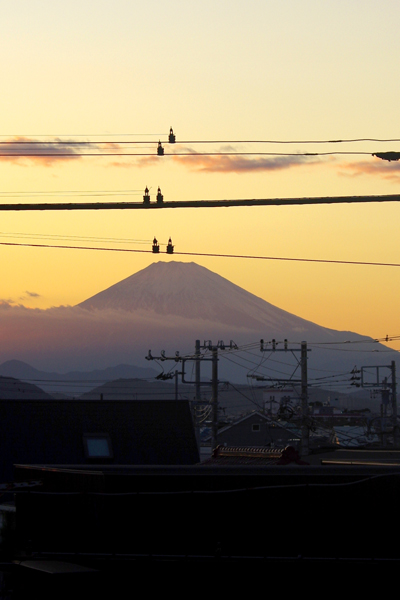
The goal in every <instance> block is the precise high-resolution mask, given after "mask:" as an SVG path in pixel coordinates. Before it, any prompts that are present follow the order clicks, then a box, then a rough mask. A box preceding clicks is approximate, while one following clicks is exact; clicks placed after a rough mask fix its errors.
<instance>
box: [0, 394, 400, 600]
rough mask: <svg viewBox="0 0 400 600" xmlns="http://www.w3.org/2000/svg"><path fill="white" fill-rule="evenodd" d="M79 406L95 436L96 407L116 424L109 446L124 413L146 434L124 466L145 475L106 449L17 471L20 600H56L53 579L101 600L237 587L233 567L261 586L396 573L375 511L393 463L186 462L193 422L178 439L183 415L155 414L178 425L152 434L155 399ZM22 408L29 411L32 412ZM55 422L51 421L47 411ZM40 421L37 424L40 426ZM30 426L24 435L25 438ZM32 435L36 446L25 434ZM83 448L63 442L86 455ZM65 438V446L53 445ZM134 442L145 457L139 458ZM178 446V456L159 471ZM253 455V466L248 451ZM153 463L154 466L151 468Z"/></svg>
mask: <svg viewBox="0 0 400 600" xmlns="http://www.w3.org/2000/svg"><path fill="white" fill-rule="evenodd" d="M17 404H18V403H17ZM54 404H56V403H54ZM75 404H76V405H79V403H78V402H76V403H72V404H71V410H72V411H74V412H75V413H76V414H78V415H79V414H80V413H79V410H78V409H76V408H75ZM84 404H87V406H86V407H85V409H86V411H88V413H89V414H90V415H91V417H90V418H91V419H93V421H92V423H97V424H98V426H99V427H100V425H105V421H104V420H101V419H102V418H103V417H104V415H103V417H101V415H102V414H103V411H105V412H107V406H106V405H112V406H113V408H114V411H115V413H120V415H119V416H118V417H117V416H115V417H114V421H113V423H114V427H112V423H109V429H108V432H109V435H110V438H111V439H112V441H113V444H114V435H115V433H117V431H118V427H117V426H116V422H119V423H120V425H119V432H120V434H121V435H122V437H124V436H125V434H124V433H123V432H124V431H126V429H125V428H124V427H122V421H123V419H122V417H121V415H124V418H125V419H127V418H128V416H127V415H128V412H126V411H131V412H130V413H129V414H130V416H131V417H132V415H135V416H136V419H137V421H139V422H141V423H142V424H144V423H146V427H147V428H150V429H152V431H153V434H152V435H150V433H148V436H149V437H148V438H145V437H142V438H141V439H140V440H139V439H136V440H135V435H136V433H135V432H140V427H139V426H138V423H136V424H135V425H134V426H133V425H132V434H131V436H130V440H131V445H132V448H133V450H132V449H130V450H129V452H131V453H132V454H130V456H133V457H136V460H137V461H139V459H140V457H141V458H142V464H138V462H137V463H136V464H134V463H132V464H127V463H126V464H118V462H116V461H115V458H116V457H117V455H118V453H119V451H120V450H119V448H120V447H119V446H118V445H115V446H114V449H115V453H114V457H113V458H112V459H111V458H110V457H109V458H108V461H107V460H105V459H104V456H97V458H95V457H92V458H91V459H89V460H91V461H92V462H90V463H88V462H86V463H84V462H83V461H82V463H81V464H74V463H73V462H71V463H69V464H67V463H65V464H63V465H61V464H60V463H59V464H56V461H54V463H50V462H49V461H48V462H47V464H33V463H34V461H31V464H26V463H28V461H26V463H25V464H16V465H15V480H16V481H17V482H18V481H19V482H27V481H40V485H38V486H37V487H36V488H32V489H31V488H29V489H28V490H27V491H23V490H20V491H18V492H17V493H16V494H15V500H16V517H17V522H16V537H15V539H14V543H15V546H14V548H13V551H12V559H13V562H11V560H10V562H9V570H12V569H14V574H13V576H14V581H18V582H21V586H22V587H21V590H23V591H22V592H21V597H23V595H22V594H23V593H26V590H30V591H32V586H37V585H41V586H44V587H43V589H45V588H46V589H47V590H50V589H51V592H50V591H49V592H48V593H49V594H50V593H54V589H56V588H54V585H55V583H54V582H56V581H58V582H59V583H58V585H59V586H60V585H63V586H64V585H65V584H64V583H61V582H64V581H68V582H69V583H68V585H71V586H72V585H75V589H80V588H81V587H83V586H86V585H87V586H88V588H87V589H88V590H89V589H90V590H91V591H93V590H94V589H95V587H94V586H97V588H96V589H97V591H98V590H100V589H101V586H103V585H104V584H106V585H107V586H109V588H108V590H109V593H111V590H114V589H115V586H117V585H119V583H120V582H121V581H122V580H124V581H131V582H132V581H135V584H136V585H137V584H138V583H145V582H146V581H147V582H148V581H149V580H148V577H152V576H154V575H155V574H157V573H160V572H161V571H160V570H163V569H165V568H167V569H168V572H169V574H170V575H171V573H173V574H174V575H176V574H179V575H182V574H184V573H187V572H188V571H192V573H194V572H197V573H199V572H203V569H205V572H207V573H209V572H210V569H211V570H213V571H214V570H215V571H216V572H218V573H220V574H221V573H226V574H229V575H231V576H233V575H235V574H236V571H237V568H238V567H237V565H238V563H240V569H243V568H251V569H254V571H255V572H256V575H257V573H258V581H260V580H261V575H262V574H263V573H264V575H262V576H263V577H265V573H266V571H265V569H270V572H271V573H272V572H273V573H274V575H276V573H277V572H280V573H281V574H284V573H287V572H288V570H289V571H291V572H293V568H294V567H296V572H297V573H298V572H299V571H298V569H300V571H301V572H308V573H312V572H315V567H316V566H317V567H318V570H319V571H320V570H321V569H322V568H328V569H329V570H330V573H331V575H332V574H333V572H336V571H337V570H338V569H340V568H341V567H343V568H351V569H354V566H355V565H357V566H361V567H366V568H367V569H368V571H369V569H370V568H371V567H372V566H374V567H377V566H381V565H389V566H390V565H396V568H397V566H398V564H399V561H400V556H399V554H400V552H399V549H398V544H397V536H398V528H399V526H398V524H397V522H392V523H390V526H388V523H387V520H386V519H385V520H384V521H383V516H382V511H381V507H382V506H383V504H385V503H387V502H388V501H390V499H394V498H396V496H397V494H398V493H399V492H400V477H399V475H400V452H399V451H395V450H392V451H382V452H373V451H368V452H367V451H361V450H359V451H346V452H345V451H342V452H340V453H337V452H336V453H335V452H333V451H332V452H331V453H329V454H327V455H326V456H322V455H312V456H310V457H303V460H302V459H300V457H299V456H298V455H297V453H296V452H295V451H294V449H292V450H290V451H288V450H285V451H283V450H282V451H275V450H274V451H271V450H262V451H260V452H259V453H258V454H259V455H260V456H259V457H258V458H259V459H260V460H259V462H256V461H253V460H252V461H251V462H250V463H248V464H243V456H241V453H242V454H243V452H246V449H243V451H242V450H237V451H234V452H229V451H221V452H216V453H215V454H214V460H213V459H210V460H208V461H207V463H203V464H194V462H196V461H193V462H192V463H190V460H192V459H193V456H194V455H193V452H192V450H191V451H190V452H189V454H187V452H184V451H183V446H184V445H185V443H188V448H189V449H190V448H191V447H192V446H191V445H192V441H193V437H192V434H193V429H192V427H191V424H190V426H189V427H187V419H186V417H182V414H187V413H186V410H187V409H186V408H185V403H177V404H176V403H173V402H170V401H165V402H163V403H162V404H165V405H166V406H167V405H169V406H168V407H167V408H165V411H167V412H164V417H165V415H167V416H168V415H169V418H170V417H171V416H172V415H174V418H176V419H178V422H179V423H181V425H180V426H179V427H180V428H178V426H177V425H176V423H175V424H174V423H172V422H169V425H171V426H173V427H175V429H173V432H172V435H170V436H167V435H166V434H165V433H164V434H163V433H162V432H163V431H164V429H163V427H162V426H161V422H160V421H158V419H157V417H156V416H154V419H153V420H152V421H151V419H150V416H149V415H151V414H152V412H153V410H155V408H156V404H157V403H156V401H151V402H141V401H137V402H134V401H133V402H121V403H113V402H110V403H103V405H102V403H98V402H93V401H91V402H88V403H84ZM48 405H50V402H49V403H48ZM130 405H137V406H133V407H130V408H128V407H129V406H130ZM140 405H141V411H139V406H140ZM147 405H151V407H152V408H151V409H149V408H148V406H147ZM20 406H22V403H20ZM37 406H39V404H37ZM96 406H97V409H98V413H99V416H98V417H97V418H99V419H100V421H98V422H95V420H94V419H95V413H96V411H95V410H94V408H93V407H96ZM4 407H5V405H4V404H3V408H4ZM179 407H181V408H179ZM25 408H27V410H31V408H32V407H31V405H30V403H29V402H28V403H25ZM52 410H54V411H55V412H54V413H53V416H54V415H55V414H56V411H57V409H56V408H51V409H50V413H51V411H52ZM58 410H59V409H58ZM159 410H160V411H161V412H162V411H163V410H164V409H163V407H161V406H160V407H159ZM135 411H137V412H135ZM148 411H150V412H148ZM84 412H85V411H84V410H83V407H82V416H81V417H80V418H81V419H82V421H81V422H79V421H78V424H79V423H80V425H79V426H78V425H77V426H76V427H75V429H77V430H78V431H79V432H80V433H79V436H81V435H82V423H85V425H86V423H87V422H85V420H84ZM179 413H181V416H179ZM21 414H22V413H21ZM146 415H147V416H146ZM189 416H190V415H189ZM48 418H49V423H50V421H51V419H50V417H48ZM4 420H5V419H4ZM22 420H23V419H22ZM27 422H28V421H27ZM38 422H39V423H42V425H43V423H45V422H47V420H46V419H45V418H44V417H43V418H42V420H40V419H39V420H38ZM9 423H10V424H11V423H12V421H9ZM26 427H27V429H26V430H23V432H24V433H25V434H26V435H27V436H28V426H27V425H26ZM60 427H61V421H60ZM73 430H74V426H73V421H71V425H68V423H67V422H66V424H65V431H66V432H67V431H69V432H70V433H69V435H70V436H72V435H73V433H72V432H73ZM187 430H190V431H191V432H192V433H187ZM105 431H106V430H105V429H104V428H102V429H101V431H99V430H96V431H94V432H93V431H92V433H96V434H99V433H105ZM179 431H180V432H181V434H180V437H179V434H178V432H179ZM184 431H186V433H185V434H183V433H182V432H184ZM30 432H31V439H32V428H30ZM42 433H43V431H42ZM89 433H90V431H89ZM35 435H36V434H35ZM143 435H144V434H143ZM79 436H78V437H75V438H73V443H75V444H81V447H84V443H83V442H82V440H81V439H80V437H79ZM67 439H68V436H67V437H65V436H64V437H63V441H62V443H63V444H64V443H66V440H67ZM99 440H100V442H99ZM182 440H186V442H183V441H182ZM28 441H29V440H26V441H25V442H24V444H25V445H24V447H26V445H27V444H28ZM143 444H144V445H145V446H149V447H148V448H147V449H144V448H141V449H140V446H141V445H143ZM152 444H153V445H154V448H150V446H151V445H152ZM175 445H176V449H175V450H173V447H174V446H175ZM89 446H90V444H89ZM56 447H57V445H56ZM93 447H94V449H97V451H98V452H100V451H102V452H103V453H104V448H107V444H104V438H101V436H98V437H97V438H95V443H94V446H93ZM179 448H181V450H180V455H179V456H180V458H176V459H175V463H172V462H169V460H170V459H171V458H172V457H174V454H173V452H177V451H178V449H179ZM81 452H82V453H83V450H81ZM135 452H136V454H135ZM140 452H141V453H142V454H140ZM247 454H249V452H247ZM250 454H252V455H253V456H252V458H254V454H257V451H256V450H252V451H251V452H250ZM279 455H280V456H279ZM36 456H37V455H36ZM70 456H71V455H70ZM163 456H164V457H168V461H167V460H166V459H165V458H163ZM175 456H178V455H177V454H175ZM153 457H154V459H157V460H159V461H160V462H159V463H158V464H156V463H154V464H151V460H152V458H153ZM229 457H231V459H230V460H229ZM221 458H224V462H223V463H222V462H221ZM282 458H284V460H283V461H282V460H281V459H282ZM85 460H88V457H86V458H85ZM162 460H164V464H161V461H162ZM179 461H180V462H179ZM184 461H186V463H185V464H184ZM14 462H16V461H14ZM144 462H146V464H143V463H144ZM260 463H261V464H260ZM307 463H312V464H307ZM11 565H13V566H12V567H11ZM261 566H263V567H262V568H261V570H260V567H261ZM309 567H311V569H308V568H309ZM297 568H298V569H297ZM11 575H12V573H11ZM57 578H58V579H57ZM39 581H40V583H37V582H39ZM157 584H159V586H160V587H159V588H157V590H158V589H160V590H162V589H163V587H162V585H163V586H164V585H165V582H164V580H163V582H162V585H161V582H157V581H156V582H155V585H157ZM52 586H53V587H52ZM76 586H78V587H76Z"/></svg>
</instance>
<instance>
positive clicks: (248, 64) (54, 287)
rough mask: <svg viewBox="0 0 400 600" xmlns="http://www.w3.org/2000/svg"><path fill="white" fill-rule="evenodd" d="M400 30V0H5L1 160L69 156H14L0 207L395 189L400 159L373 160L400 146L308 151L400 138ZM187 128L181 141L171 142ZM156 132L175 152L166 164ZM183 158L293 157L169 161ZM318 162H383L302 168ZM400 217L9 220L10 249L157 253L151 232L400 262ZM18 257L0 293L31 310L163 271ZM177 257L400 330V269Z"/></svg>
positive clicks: (108, 215) (317, 308) (302, 303)
mask: <svg viewBox="0 0 400 600" xmlns="http://www.w3.org/2000/svg"><path fill="white" fill-rule="evenodd" d="M399 17H400V6H399V5H398V3H397V2H394V1H392V0H387V1H383V2H382V1H381V2H377V1H374V0H366V1H365V2H363V3H360V2H358V1H356V0H346V1H344V0H336V2H333V1H329V0H328V1H327V2H323V3H321V2H320V1H317V0H304V1H303V2H301V3H299V2H297V1H296V0H287V1H286V2H284V3H278V2H275V1H272V0H271V1H269V0H263V1H260V0H250V1H247V2H244V1H242V0H231V1H230V2H227V1H225V0H221V2H219V3H218V4H217V5H216V4H215V3H211V2H209V1H208V0H206V1H204V2H202V3H195V2H192V1H190V0H189V1H188V2H185V3H182V2H179V1H178V0H170V1H169V2H168V3H167V2H166V1H164V0H157V1H155V0H150V1H149V2H147V3H146V4H145V5H143V6H140V7H139V6H137V3H131V2H127V1H125V0H116V1H115V2H113V3H110V2H107V1H106V0H96V2H94V0H87V1H86V2H85V3H82V2H77V1H76V0H72V1H71V2H69V3H68V4H64V3H59V2H52V3H50V2H47V1H46V0H43V1H40V2H35V3H31V2H28V1H27V0H21V1H20V2H18V6H17V4H15V3H7V4H6V5H5V6H4V7H3V8H2V20H1V24H0V28H1V36H0V40H1V41H0V44H1V49H2V55H3V65H2V90H3V91H2V96H1V98H0V103H1V108H2V110H1V111H0V119H1V121H2V127H1V129H0V131H1V132H2V133H1V141H3V142H8V144H2V147H1V148H0V153H2V154H6V153H7V151H10V152H11V151H15V147H16V146H15V145H13V144H11V143H10V142H15V141H16V140H18V139H19V140H20V141H21V140H22V139H25V140H29V141H36V142H37V141H46V140H47V141H53V142H54V141H56V140H58V141H59V144H58V145H56V146H52V147H51V148H52V150H51V151H52V152H53V153H56V154H57V156H53V157H46V158H44V157H30V158H27V157H25V158H21V157H15V156H12V157H3V158H1V157H0V178H1V182H2V183H1V189H0V192H1V196H2V198H1V200H0V202H3V203H8V202H38V201H49V202H59V201H71V202H73V201H83V200H88V199H90V197H89V198H88V197H85V196H84V195H83V194H85V193H88V192H91V193H94V192H97V193H105V192H107V193H110V192H114V193H116V192H118V191H125V192H127V191H131V192H130V193H129V194H128V195H124V196H120V195H115V196H111V197H110V196H107V197H105V199H107V200H109V199H115V200H137V201H138V200H140V199H141V196H142V195H143V190H144V188H145V186H146V185H147V186H149V187H150V188H151V195H152V197H153V198H154V195H155V193H156V189H157V187H158V186H161V188H162V192H163V194H164V197H165V199H166V200H167V199H168V200H178V201H179V200H184V199H185V200H191V199H224V198H273V197H289V198H290V197H304V196H333V195H364V194H394V193H396V192H397V186H396V184H397V183H398V181H399V175H400V171H399V168H400V167H399V163H388V162H384V161H381V160H379V159H377V158H375V157H372V153H375V152H377V151H387V150H399V149H400V144H399V143H397V142H393V143H390V144H387V143H380V142H379V143H378V142H360V143H355V144H337V143H336V144H333V143H331V144H326V145H320V144H302V143H300V141H305V140H337V139H354V138H366V137H368V138H380V139H387V138H390V139H392V138H397V137H400V132H399V131H397V129H396V124H397V115H398V89H397V88H398V87H399V82H398V78H397V77H395V76H394V75H393V69H394V67H395V65H396V63H395V60H394V58H393V57H395V56H397V55H398V50H399V38H398V28H397V23H398V19H399ZM170 126H173V128H174V131H175V133H176V136H177V142H178V143H177V144H176V145H175V146H174V147H173V148H172V146H168V144H167V143H166V140H167V136H168V131H169V127H170ZM111 134H113V135H111ZM159 139H161V140H162V141H163V144H164V146H165V149H166V154H165V156H164V157H157V156H156V155H155V149H156V145H157V142H158V140H159ZM67 140H69V141H71V140H75V141H76V140H81V141H82V140H84V141H89V140H91V141H92V142H93V143H92V146H90V149H91V151H93V152H96V151H98V149H99V148H102V149H103V150H104V148H107V149H108V150H110V151H111V150H112V146H110V145H109V144H108V146H107V145H105V144H104V143H103V144H102V143H101V142H121V141H126V142H131V144H130V149H131V151H132V152H136V151H137V149H138V148H139V146H137V145H135V144H134V142H137V141H148V142H149V143H148V144H143V145H141V146H140V151H141V152H148V153H150V154H151V156H149V157H117V158H116V157H107V158H106V157H103V158H98V157H97V158H96V157H90V158H89V157H86V158H81V157H79V156H76V155H75V154H76V152H77V147H76V146H75V147H74V148H75V150H74V151H71V148H70V147H68V146H66V145H63V144H62V141H64V142H65V141H67ZM196 140H197V141H198V140H217V141H220V142H221V143H219V144H213V145H195V144H193V143H191V142H194V141H196ZM230 140H231V141H232V143H228V142H229V141H230ZM234 140H286V141H288V140H297V141H298V143H295V144H291V145H287V144H278V145H265V144H258V145H254V144H248V143H247V144H246V143H233V141H234ZM180 142H184V143H182V144H181V143H180ZM41 147H42V148H43V146H41ZM118 147H120V146H118V144H117V145H116V146H115V149H118ZM30 148H31V151H34V150H36V151H37V150H38V148H40V146H37V145H30ZM49 148H50V147H49ZM185 149H186V150H189V149H190V150H193V149H195V150H196V151H197V152H202V151H213V152H215V151H227V150H233V151H235V152H239V153H240V152H251V151H258V152H282V153H292V154H293V156H265V155H263V156H261V155H257V156H250V155H243V154H241V155H237V156H204V155H201V154H200V155H199V156H190V157H189V156H186V157H184V156H174V155H173V154H171V152H181V151H184V150H185ZM321 151H327V152H331V151H332V152H335V151H354V152H367V154H366V155H329V156H320V157H316V156H310V157H304V156H299V154H302V153H304V152H321ZM65 152H69V153H70V154H69V156H63V157H61V156H59V154H60V153H65ZM132 190H133V191H132ZM102 198H104V197H101V196H100V197H93V201H96V200H98V201H100V200H101V199H102ZM399 217H400V205H399V204H398V203H393V204H389V203H379V204H378V203H377V204H370V205H344V206H335V205H324V206H317V207H316V206H304V207H295V206H292V207H252V208H229V209H222V208H221V209H219V208H218V209H197V210H194V209H179V210H171V211H170V210H164V211H132V212H130V213H128V212H127V211H124V212H119V211H107V212H95V213H94V212H89V211H88V212H75V213H74V212H71V213H55V212H54V213H52V212H41V213H33V212H26V213H21V212H8V213H5V212H2V213H1V227H0V234H1V237H0V242H2V243H5V242H15V243H32V244H34V243H39V244H40V243H43V244H45V243H48V244H55V245H56V244H63V245H72V246H73V245H85V246H92V247H94V246H100V247H109V248H117V247H118V248H121V247H124V248H131V249H150V246H151V240H152V239H153V237H154V236H157V238H158V239H159V240H160V241H161V243H162V244H163V245H164V244H166V242H167V240H168V238H169V236H171V237H172V239H173V243H174V245H175V248H176V251H177V252H179V251H181V252H197V253H204V252H206V253H216V254H225V253H227V254H241V255H256V256H269V257H276V258H283V257H289V258H290V257H291V258H313V259H327V260H350V261H363V262H385V263H400V260H399V242H398V231H397V230H398V223H399ZM1 256H2V261H1V262H2V278H1V281H0V298H1V299H2V300H3V301H5V302H9V303H11V304H23V305H25V306H29V307H34V308H48V307H50V306H58V305H60V304H63V305H73V304H76V303H78V302H80V301H82V300H84V299H85V298H87V297H89V296H91V295H93V294H94V293H96V292H98V291H100V290H102V289H104V288H105V287H107V286H110V285H112V284H113V283H116V282H117V281H119V280H120V279H122V278H124V277H127V276H128V275H130V274H132V273H134V272H136V271H138V270H140V269H142V268H144V267H145V266H147V265H148V264H150V263H151V262H152V261H153V259H154V256H152V255H151V254H140V253H139V254H135V253H120V252H111V251H110V252H104V251H94V250H92V251H84V250H66V249H65V250H61V249H39V248H33V247H30V248H28V247H16V246H4V245H2V246H1ZM162 259H163V260H171V257H167V256H163V257H162ZM172 259H175V260H194V261H195V262H198V263H199V264H202V265H204V266H205V267H207V268H209V269H211V270H213V271H216V272H217V273H219V274H220V275H222V276H224V277H226V278H228V279H230V280H231V281H233V282H234V283H236V284H238V285H240V286H242V287H244V288H246V289H247V290H249V291H250V292H252V293H254V294H256V295H258V296H260V297H262V298H264V299H265V300H267V301H269V302H271V303H273V304H276V305H277V306H279V307H281V308H284V309H285V310H288V311H290V312H293V313H295V314H297V315H299V316H302V317H304V318H306V319H310V320H312V321H315V322H317V323H319V324H321V325H324V326H327V327H332V328H335V329H339V330H344V331H345V330H352V331H356V332H358V333H361V334H365V335H370V336H372V337H383V336H385V335H387V334H388V335H389V336H391V335H392V336H395V335H399V334H400V323H399V317H398V306H397V305H398V302H397V297H398V292H399V289H400V286H399V275H400V270H399V268H398V267H379V266H357V265H338V264H318V263H301V262H294V261H293V262H291V261H282V260H249V259H228V258H206V257H201V256H199V257H187V256H179V255H178V254H177V255H176V256H175V257H172ZM392 347H394V348H396V349H400V345H399V343H397V342H396V343H393V345H392Z"/></svg>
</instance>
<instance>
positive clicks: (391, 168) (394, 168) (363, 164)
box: [337, 159, 400, 183]
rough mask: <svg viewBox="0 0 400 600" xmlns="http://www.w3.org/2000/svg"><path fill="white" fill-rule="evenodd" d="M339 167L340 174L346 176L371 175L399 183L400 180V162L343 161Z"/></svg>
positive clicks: (375, 160)
mask: <svg viewBox="0 0 400 600" xmlns="http://www.w3.org/2000/svg"><path fill="white" fill-rule="evenodd" d="M337 168H338V172H339V175H342V176H344V177H360V176H361V175H371V176H375V177H380V178H382V179H386V180H388V181H392V182H393V183H398V182H399V181H400V163H398V162H391V163H388V162H383V161H381V160H377V159H373V160H371V161H360V162H352V163H346V164H344V163H343V164H341V165H339V166H338V167H337Z"/></svg>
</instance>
